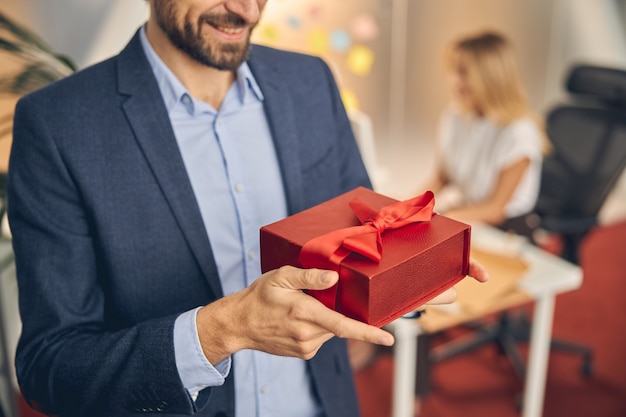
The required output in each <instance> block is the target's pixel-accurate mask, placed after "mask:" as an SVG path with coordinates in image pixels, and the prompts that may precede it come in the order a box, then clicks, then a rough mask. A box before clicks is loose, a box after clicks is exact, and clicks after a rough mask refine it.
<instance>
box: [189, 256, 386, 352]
mask: <svg viewBox="0 0 626 417" xmlns="http://www.w3.org/2000/svg"><path fill="white" fill-rule="evenodd" d="M338 279H339V276H338V274H337V273H336V272H334V271H323V270H319V269H298V268H294V267H290V266H286V267H282V268H280V269H277V270H274V271H269V272H267V273H265V274H263V275H262V276H261V277H259V278H258V279H257V280H256V281H255V282H253V283H252V284H251V285H250V286H249V287H247V288H245V289H243V290H242V291H239V292H237V293H235V294H232V295H230V296H227V297H224V298H222V299H220V300H217V301H215V302H213V303H211V304H208V305H206V306H205V307H203V308H202V309H200V311H199V312H198V316H197V321H196V326H197V328H198V334H199V337H200V344H201V345H202V348H203V351H204V354H205V356H206V357H207V359H208V360H209V362H211V363H212V364H216V363H218V362H220V361H221V360H223V359H225V358H226V357H228V356H230V355H231V354H233V353H234V352H237V351H239V350H242V349H255V350H260V351H263V352H267V353H271V354H275V355H280V356H294V357H298V358H302V359H310V358H312V357H313V356H315V354H316V353H317V351H318V350H319V348H320V347H321V346H322V345H323V344H324V342H326V341H327V340H328V339H330V338H331V337H333V336H338V337H341V338H346V339H356V340H362V341H366V342H370V343H375V344H380V345H386V346H391V345H392V344H393V342H394V338H393V336H392V335H391V334H390V333H388V332H386V331H384V330H382V329H379V328H377V327H375V326H370V325H368V324H365V323H362V322H360V321H357V320H353V319H351V318H348V317H346V316H344V315H342V314H340V313H337V312H336V311H333V310H331V309H329V308H327V307H325V306H324V305H323V304H322V303H321V302H319V301H318V300H316V299H315V298H313V297H311V296H309V295H308V294H305V293H304V292H303V290H305V289H316V290H322V289H326V288H330V287H332V286H333V285H335V283H336V282H337V280H338Z"/></svg>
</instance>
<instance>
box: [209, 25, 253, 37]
mask: <svg viewBox="0 0 626 417" xmlns="http://www.w3.org/2000/svg"><path fill="white" fill-rule="evenodd" d="M210 26H211V27H213V28H214V29H216V30H218V31H220V32H224V33H226V34H228V35H238V34H240V33H242V32H243V31H244V30H245V28H243V27H229V26H220V25H210Z"/></svg>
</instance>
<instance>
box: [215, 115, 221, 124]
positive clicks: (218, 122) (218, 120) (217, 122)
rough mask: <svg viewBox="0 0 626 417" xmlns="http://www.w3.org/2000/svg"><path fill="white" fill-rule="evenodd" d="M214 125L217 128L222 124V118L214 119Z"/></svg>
mask: <svg viewBox="0 0 626 417" xmlns="http://www.w3.org/2000/svg"><path fill="white" fill-rule="evenodd" d="M215 124H217V125H218V126H220V125H221V124H222V118H221V117H218V118H216V119H215Z"/></svg>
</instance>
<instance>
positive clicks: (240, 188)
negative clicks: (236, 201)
mask: <svg viewBox="0 0 626 417" xmlns="http://www.w3.org/2000/svg"><path fill="white" fill-rule="evenodd" d="M243 190H244V186H243V184H242V183H240V182H238V183H237V184H235V191H237V192H238V193H240V192H242V191H243Z"/></svg>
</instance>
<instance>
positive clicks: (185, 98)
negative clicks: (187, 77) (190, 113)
mask: <svg viewBox="0 0 626 417" xmlns="http://www.w3.org/2000/svg"><path fill="white" fill-rule="evenodd" d="M183 103H185V104H189V103H191V99H190V98H189V96H188V95H186V94H185V95H184V96H183Z"/></svg>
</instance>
